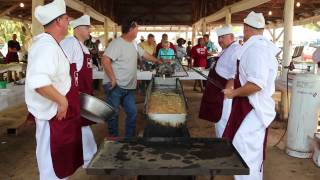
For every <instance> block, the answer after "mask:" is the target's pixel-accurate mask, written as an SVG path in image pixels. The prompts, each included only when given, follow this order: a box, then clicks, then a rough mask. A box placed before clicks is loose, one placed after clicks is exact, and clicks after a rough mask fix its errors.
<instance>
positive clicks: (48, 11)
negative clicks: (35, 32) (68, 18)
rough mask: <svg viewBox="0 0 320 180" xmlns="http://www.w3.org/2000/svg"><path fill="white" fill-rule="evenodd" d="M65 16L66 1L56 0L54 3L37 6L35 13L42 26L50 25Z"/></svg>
mask: <svg viewBox="0 0 320 180" xmlns="http://www.w3.org/2000/svg"><path fill="white" fill-rule="evenodd" d="M63 14H66V3H65V2H64V0H54V1H53V2H52V3H49V4H46V5H43V6H37V7H36V9H35V13H34V15H35V17H36V18H37V20H38V21H39V22H40V23H41V24H42V25H46V24H48V23H49V22H51V21H52V20H54V19H56V18H57V17H59V16H61V15H63Z"/></svg>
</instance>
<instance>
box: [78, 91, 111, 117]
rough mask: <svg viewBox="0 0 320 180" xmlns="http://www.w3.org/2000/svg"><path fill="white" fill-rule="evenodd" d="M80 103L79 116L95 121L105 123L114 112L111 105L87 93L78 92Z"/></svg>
mask: <svg viewBox="0 0 320 180" xmlns="http://www.w3.org/2000/svg"><path fill="white" fill-rule="evenodd" d="M80 103H81V112H80V114H81V116H82V117H84V118H86V119H88V120H90V121H93V122H96V123H105V122H106V120H107V119H108V118H110V117H111V116H112V115H113V113H114V109H113V108H112V106H110V105H109V104H107V103H106V102H104V101H102V100H100V99H98V98H96V97H94V96H91V95H89V94H85V93H80Z"/></svg>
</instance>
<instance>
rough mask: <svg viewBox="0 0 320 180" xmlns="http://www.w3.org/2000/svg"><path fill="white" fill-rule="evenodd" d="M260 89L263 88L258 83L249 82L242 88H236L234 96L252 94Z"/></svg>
mask: <svg viewBox="0 0 320 180" xmlns="http://www.w3.org/2000/svg"><path fill="white" fill-rule="evenodd" d="M260 90H261V88H260V87H259V86H257V85H256V84H254V83H251V82H247V83H246V84H245V85H244V86H241V87H240V88H237V89H235V90H234V97H246V96H250V95H252V94H254V93H256V92H258V91H260Z"/></svg>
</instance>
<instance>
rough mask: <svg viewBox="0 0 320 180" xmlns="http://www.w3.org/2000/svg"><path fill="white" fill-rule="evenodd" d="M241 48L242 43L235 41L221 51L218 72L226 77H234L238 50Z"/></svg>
mask: <svg viewBox="0 0 320 180" xmlns="http://www.w3.org/2000/svg"><path fill="white" fill-rule="evenodd" d="M240 48H241V45H240V44H238V43H236V42H234V43H232V44H231V45H230V46H229V47H228V48H227V49H224V50H223V51H222V52H221V55H220V58H219V60H218V62H217V66H216V71H217V73H218V74H219V75H220V76H221V77H223V78H225V79H231V78H233V77H234V74H235V72H236V68H237V58H238V57H237V54H236V53H237V51H238V50H239V49H240Z"/></svg>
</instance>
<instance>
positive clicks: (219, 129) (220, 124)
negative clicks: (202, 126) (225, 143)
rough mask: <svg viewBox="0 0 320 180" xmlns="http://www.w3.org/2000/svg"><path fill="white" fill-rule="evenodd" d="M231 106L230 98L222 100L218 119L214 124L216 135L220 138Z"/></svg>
mask: <svg viewBox="0 0 320 180" xmlns="http://www.w3.org/2000/svg"><path fill="white" fill-rule="evenodd" d="M231 108H232V99H224V100H223V109H222V115H221V118H220V120H219V121H218V122H217V123H216V124H215V131H216V137H217V138H221V137H222V135H223V132H224V129H225V128H226V125H227V122H228V119H229V116H230V113H231Z"/></svg>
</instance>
